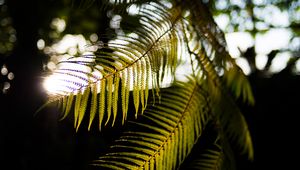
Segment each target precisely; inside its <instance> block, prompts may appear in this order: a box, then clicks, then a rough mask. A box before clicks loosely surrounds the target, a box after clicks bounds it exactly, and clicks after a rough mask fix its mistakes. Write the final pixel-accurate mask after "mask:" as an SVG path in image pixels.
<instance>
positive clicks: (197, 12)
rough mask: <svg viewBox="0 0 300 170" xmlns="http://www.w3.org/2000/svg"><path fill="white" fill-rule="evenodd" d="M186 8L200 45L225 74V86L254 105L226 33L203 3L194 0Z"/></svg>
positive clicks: (186, 4) (217, 67) (187, 3)
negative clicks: (228, 49) (229, 48)
mask: <svg viewBox="0 0 300 170" xmlns="http://www.w3.org/2000/svg"><path fill="white" fill-rule="evenodd" d="M183 6H184V5H183ZM185 6H187V8H188V11H189V12H190V16H188V20H189V21H190V22H191V23H192V24H193V25H194V26H193V29H194V31H196V32H197V35H196V36H197V41H198V43H199V42H200V41H201V43H202V44H203V48H205V49H206V50H205V51H206V53H207V56H208V57H209V58H210V59H211V63H212V64H213V65H214V66H215V69H216V70H218V71H223V72H224V73H223V74H224V76H223V77H222V79H224V81H225V82H226V84H224V85H227V87H228V88H229V89H230V90H232V91H233V94H234V95H235V96H236V97H237V98H238V97H240V96H241V97H242V98H243V100H244V101H245V102H248V103H249V104H254V97H253V94H252V91H251V87H250V85H249V82H248V79H247V78H246V76H245V75H244V73H243V71H242V70H241V69H240V68H239V67H238V66H237V64H236V62H235V60H234V59H233V58H232V57H231V56H230V54H229V53H228V51H227V49H226V48H227V45H226V40H225V36H224V33H223V32H222V31H221V30H220V28H219V27H218V26H217V24H216V23H215V21H214V20H213V18H212V15H211V14H210V11H209V10H208V8H206V6H205V5H204V4H203V3H202V1H193V0H188V1H186V2H185ZM237 82H238V83H237Z"/></svg>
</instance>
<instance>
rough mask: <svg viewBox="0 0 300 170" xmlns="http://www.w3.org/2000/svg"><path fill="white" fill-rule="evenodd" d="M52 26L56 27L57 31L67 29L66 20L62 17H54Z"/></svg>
mask: <svg viewBox="0 0 300 170" xmlns="http://www.w3.org/2000/svg"><path fill="white" fill-rule="evenodd" d="M51 28H53V29H56V30H57V32H63V31H64V30H65V29H66V21H65V20H64V19H61V18H54V19H53V20H52V22H51Z"/></svg>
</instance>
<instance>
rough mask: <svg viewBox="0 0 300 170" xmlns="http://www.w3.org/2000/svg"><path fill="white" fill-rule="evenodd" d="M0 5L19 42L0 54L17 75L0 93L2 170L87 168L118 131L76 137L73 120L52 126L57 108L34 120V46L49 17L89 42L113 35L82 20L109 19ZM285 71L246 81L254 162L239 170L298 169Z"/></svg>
mask: <svg viewBox="0 0 300 170" xmlns="http://www.w3.org/2000/svg"><path fill="white" fill-rule="evenodd" d="M70 2H71V3H70ZM3 6H6V8H7V11H6V12H5V10H2V13H1V18H0V20H1V19H4V18H5V17H6V16H9V17H10V18H11V19H12V21H13V22H11V26H12V27H13V28H14V29H15V32H16V35H15V36H16V37H17V41H11V44H12V45H13V46H14V48H13V49H11V50H9V49H8V50H7V51H5V52H2V53H0V67H1V66H2V65H4V64H5V65H6V67H7V68H8V70H9V72H12V73H14V75H15V78H14V79H13V80H8V79H7V78H6V77H5V76H2V75H1V88H3V87H4V84H3V83H4V82H9V83H10V89H9V90H8V91H6V92H5V93H2V92H1V93H0V160H1V162H0V169H20V170H27V169H28V170H32V169H45V170H47V169H49V170H50V169H56V170H58V169H64V170H67V169H86V168H87V164H88V163H89V162H88V161H89V160H93V159H95V158H96V157H97V153H99V152H102V151H103V149H101V148H105V146H107V145H108V144H109V142H110V140H111V139H112V138H113V136H114V134H115V133H117V130H115V129H108V130H104V131H103V132H101V133H100V132H98V131H97V130H96V129H94V130H92V131H90V132H87V131H86V130H85V129H81V130H79V132H78V133H75V129H74V128H73V125H72V121H70V120H63V121H58V117H59V112H58V110H57V109H56V107H47V108H46V109H44V110H43V111H41V112H40V113H39V114H38V115H36V116H34V113H35V111H36V110H37V109H38V108H39V107H40V106H41V105H42V104H43V103H44V102H45V101H46V94H45V92H44V90H43V88H42V84H41V82H42V80H43V76H44V75H43V74H44V71H45V69H44V67H43V64H44V63H45V62H47V61H48V59H49V58H48V57H47V56H46V55H45V54H43V53H42V52H41V51H39V50H38V49H37V46H36V42H37V40H38V39H40V38H43V39H45V41H46V43H48V44H51V43H53V42H54V41H55V40H53V39H51V38H49V37H47V32H50V31H52V30H51V28H49V23H50V22H51V20H52V18H53V17H57V16H65V17H66V18H67V19H68V23H70V25H77V26H74V27H71V26H67V27H66V30H65V32H67V33H86V34H87V35H88V34H89V33H92V32H96V33H98V34H103V33H105V32H107V31H111V30H109V29H103V28H107V25H106V26H105V25H104V26H103V27H100V26H99V25H96V26H94V27H85V26H80V25H78V22H79V21H80V20H81V19H84V18H85V17H88V18H89V20H90V22H93V21H97V22H99V21H100V22H99V23H101V24H108V23H109V18H107V17H102V15H101V14H99V13H97V12H93V11H97V8H96V7H95V8H94V7H93V8H89V9H88V10H85V9H82V8H80V9H79V10H78V8H77V6H78V4H76V3H75V4H74V1H66V0H65V1H60V2H58V1H52V0H45V1H38V0H31V1H21V0H6V1H5V2H4V5H2V6H0V7H1V8H2V7H3ZM70 9H71V10H70ZM3 11H4V12H3ZM78 11H79V12H78ZM80 13H84V14H85V15H83V14H80ZM74 16H76V17H74ZM81 17H82V18H81ZM1 28H4V26H3V27H1ZM3 30H4V29H3ZM1 34H2V35H0V37H1V41H5V40H6V39H5V36H4V35H5V34H4V32H3V31H2V32H1ZM3 37H4V38H3ZM57 39H59V37H58V38H57ZM103 41H105V40H103ZM7 42H9V41H7ZM2 45H3V44H2ZM247 55H248V56H247ZM253 55H255V54H252V56H251V55H250V54H248V53H245V55H244V56H243V57H246V58H248V59H249V58H251V57H252V58H253ZM296 57H297V56H296ZM249 61H250V62H251V60H249ZM291 68H292V65H291V66H288V67H287V68H286V69H284V70H283V71H281V72H280V73H277V74H272V75H271V76H264V75H265V72H262V71H257V70H256V71H253V72H252V74H251V75H250V76H249V80H250V83H251V85H252V88H253V93H254V96H255V99H256V104H255V105H254V106H248V105H245V104H241V108H242V111H243V113H245V116H246V119H247V121H248V123H249V128H250V131H251V134H252V136H253V143H254V149H255V159H254V161H253V162H248V161H246V160H245V159H244V158H243V157H241V158H240V159H241V160H240V161H239V162H238V169H273V168H276V169H295V167H297V166H298V164H297V161H298V160H297V158H298V156H297V154H298V153H299V139H297V138H298V134H299V132H298V129H299V128H298V127H299V123H298V119H297V117H298V116H297V114H299V108H298V107H299V96H300V88H299V87H300V86H299V85H300V77H299V76H298V75H296V74H293V73H292V71H291ZM104 139H105V140H104Z"/></svg>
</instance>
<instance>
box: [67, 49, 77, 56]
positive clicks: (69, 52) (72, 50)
mask: <svg viewBox="0 0 300 170" xmlns="http://www.w3.org/2000/svg"><path fill="white" fill-rule="evenodd" d="M68 54H70V55H75V54H77V48H76V47H71V48H69V49H68Z"/></svg>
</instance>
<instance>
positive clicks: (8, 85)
mask: <svg viewBox="0 0 300 170" xmlns="http://www.w3.org/2000/svg"><path fill="white" fill-rule="evenodd" d="M9 88H10V83H9V82H4V86H3V90H8V89H9Z"/></svg>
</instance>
